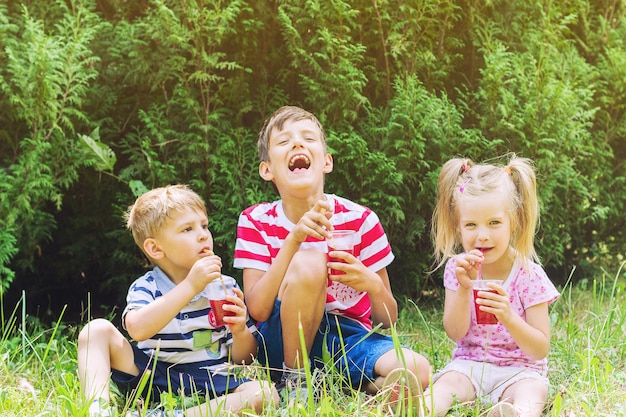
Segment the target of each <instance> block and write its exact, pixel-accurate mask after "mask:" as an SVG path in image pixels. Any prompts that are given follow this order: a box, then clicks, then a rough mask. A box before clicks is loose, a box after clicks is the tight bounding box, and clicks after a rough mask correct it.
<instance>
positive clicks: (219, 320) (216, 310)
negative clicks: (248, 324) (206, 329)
mask: <svg viewBox="0 0 626 417" xmlns="http://www.w3.org/2000/svg"><path fill="white" fill-rule="evenodd" d="M209 303H210V304H211V310H210V311H209V323H210V324H211V326H213V327H222V326H225V325H226V323H225V322H224V317H226V316H234V315H235V313H234V312H232V311H227V310H224V305H226V304H231V305H233V303H232V302H230V301H228V300H226V299H212V300H209Z"/></svg>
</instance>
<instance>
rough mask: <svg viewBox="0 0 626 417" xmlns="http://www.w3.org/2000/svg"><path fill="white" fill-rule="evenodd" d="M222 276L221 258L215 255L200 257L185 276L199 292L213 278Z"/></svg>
mask: <svg viewBox="0 0 626 417" xmlns="http://www.w3.org/2000/svg"><path fill="white" fill-rule="evenodd" d="M221 276H222V259H221V258H220V257H219V256H217V255H209V256H205V257H202V258H200V259H198V260H197V261H196V263H194V264H193V266H192V267H191V270H190V271H189V274H187V277H186V278H185V280H186V281H188V282H189V283H190V284H191V285H192V286H193V288H194V290H196V293H199V292H200V291H202V290H203V289H204V287H206V286H207V284H208V283H209V282H211V281H213V280H214V279H219V278H220V277H221Z"/></svg>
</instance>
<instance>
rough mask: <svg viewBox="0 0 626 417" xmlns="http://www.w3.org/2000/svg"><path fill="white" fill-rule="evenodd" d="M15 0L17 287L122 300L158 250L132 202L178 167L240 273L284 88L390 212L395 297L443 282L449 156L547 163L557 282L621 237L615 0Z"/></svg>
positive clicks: (1, 47)
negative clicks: (440, 212)
mask: <svg viewBox="0 0 626 417" xmlns="http://www.w3.org/2000/svg"><path fill="white" fill-rule="evenodd" d="M16 3H17V2H10V1H8V0H0V158H1V159H0V160H1V162H0V213H1V216H0V283H1V286H0V287H1V288H2V290H3V291H4V290H7V289H9V287H11V288H10V289H11V290H13V291H15V290H19V289H28V290H29V291H31V293H35V295H34V296H31V297H30V298H31V299H33V298H34V299H37V294H38V295H39V296H40V298H41V299H46V297H48V298H50V299H53V300H54V301H56V302H64V303H69V304H70V305H71V306H73V307H75V308H76V309H77V310H80V309H81V308H84V307H83V304H84V303H85V302H86V293H87V292H92V293H93V294H94V297H95V298H96V299H95V300H91V302H93V303H94V304H95V305H100V304H103V305H105V306H110V305H113V304H116V303H122V302H123V297H124V295H125V291H126V288H127V286H128V283H129V281H130V280H131V279H133V278H134V277H135V276H136V275H137V274H138V273H140V272H141V270H142V268H143V267H145V264H144V260H143V259H142V257H141V254H140V253H139V250H138V249H136V248H135V247H134V245H133V243H132V239H131V238H130V236H129V234H128V233H127V232H126V231H125V230H124V229H123V222H122V219H121V213H122V212H123V210H124V209H125V208H126V207H127V206H128V205H129V204H130V203H132V201H133V199H134V197H135V195H136V194H137V193H140V192H141V191H143V190H145V189H148V188H151V187H155V186H161V185H165V184H168V183H179V182H182V183H188V184H190V185H191V186H192V187H193V188H194V189H195V190H197V191H198V192H199V193H200V194H201V195H202V196H203V197H204V198H205V200H206V202H207V204H208V208H209V213H210V217H211V218H210V227H211V229H212V232H213V234H214V238H215V241H216V246H217V250H216V252H217V253H219V254H220V255H221V256H222V257H223V258H224V264H225V265H226V267H225V272H226V273H229V274H232V275H234V276H236V277H239V275H238V271H234V270H232V268H231V267H230V265H232V252H233V247H234V241H235V233H236V230H235V228H236V223H237V216H238V214H239V213H240V211H241V210H242V209H243V208H245V207H247V206H249V205H250V204H253V203H255V202H259V201H261V200H272V199H274V198H276V193H275V191H274V189H273V188H272V186H271V185H270V184H267V183H264V182H263V181H262V180H261V179H260V178H259V176H258V169H257V168H258V161H257V155H256V146H255V140H256V134H257V132H258V130H259V129H260V127H261V124H262V122H263V120H264V119H265V118H266V117H267V116H268V115H269V114H271V113H272V112H273V111H274V110H275V109H276V108H278V107H279V106H281V105H284V104H295V105H300V106H302V107H305V108H306V109H308V110H310V111H312V112H314V113H315V114H316V115H318V117H319V118H320V120H321V121H322V123H323V124H324V126H325V128H326V130H327V134H328V136H329V146H330V148H331V150H332V153H333V155H334V158H335V161H336V168H335V171H334V172H333V173H332V174H330V175H329V176H328V179H327V190H328V191H329V192H334V193H337V194H341V195H344V196H346V197H349V198H351V199H354V200H356V201H358V202H361V203H363V204H365V205H368V206H369V207H371V208H372V209H374V210H375V211H377V213H378V214H379V215H380V217H381V219H382V221H383V224H384V226H385V228H386V230H387V232H388V234H389V237H390V239H391V242H392V245H393V248H394V252H395V253H396V255H397V260H396V261H395V262H394V264H393V265H392V267H391V274H392V282H393V285H394V290H395V292H396V294H397V295H398V296H402V295H406V296H409V297H416V296H419V294H421V292H422V291H423V290H428V289H429V288H430V287H432V286H437V285H439V283H438V282H436V281H434V280H433V279H432V278H430V277H429V275H428V271H429V270H430V268H431V266H432V256H431V252H432V249H431V245H430V240H429V219H430V215H431V212H432V209H433V203H434V190H435V180H436V177H437V173H438V169H439V167H440V166H441V165H442V163H443V162H444V161H446V160H447V159H449V158H450V157H452V156H455V155H464V156H468V157H470V158H472V159H474V160H476V161H481V160H485V159H491V158H494V157H497V156H499V155H503V154H505V153H507V152H516V153H518V154H520V155H521V156H524V157H529V158H532V159H534V160H535V161H536V163H537V167H538V174H539V192H540V197H541V203H542V223H541V227H540V230H539V234H538V249H539V253H540V256H541V257H542V260H543V261H544V263H545V264H546V267H547V268H548V269H549V270H550V271H552V274H553V278H554V279H555V280H556V281H559V280H562V279H564V277H566V276H567V274H568V271H569V270H570V269H571V268H572V266H577V267H578V268H579V270H582V271H593V270H592V269H587V268H586V267H587V266H588V267H589V268H593V267H594V266H596V265H598V264H597V262H596V260H597V259H607V258H610V257H612V256H613V257H616V256H621V254H623V252H624V246H625V243H626V241H625V239H624V229H625V228H624V226H625V225H624V223H625V222H624V215H623V212H624V202H625V195H624V189H625V187H624V178H625V175H624V174H625V170H624V165H623V161H624V160H625V158H626V146H624V134H625V133H626V114H625V111H626V49H625V48H624V46H625V45H624V42H625V40H626V19H625V16H626V10H625V9H624V5H623V4H622V3H620V2H602V3H601V4H598V2H592V1H590V0H577V1H563V0H560V1H550V2H545V1H537V0H535V1H527V0H525V1H521V0H507V1H504V0H502V1H498V0H494V1H490V2H469V1H445V0H440V1H437V0H422V1H409V2H407V1H403V0H373V1H372V0H367V1H365V0H356V1H349V2H348V1H337V0H317V1H316V0H306V1H305V0H301V1H295V0H294V1H287V0H282V1H268V0H248V1H244V0H233V1H203V0H187V1H182V2H181V1H165V0H152V1H145V0H144V1H132V2H129V1H123V0H108V1H107V0H104V1H98V2H96V1H93V0H73V1H71V0H70V1H65V0H56V1H52V0H50V1H41V2H24V3H23V5H20V4H16ZM594 262H596V263H594ZM581 267H582V268H581ZM49 304H54V302H52V301H50V302H49Z"/></svg>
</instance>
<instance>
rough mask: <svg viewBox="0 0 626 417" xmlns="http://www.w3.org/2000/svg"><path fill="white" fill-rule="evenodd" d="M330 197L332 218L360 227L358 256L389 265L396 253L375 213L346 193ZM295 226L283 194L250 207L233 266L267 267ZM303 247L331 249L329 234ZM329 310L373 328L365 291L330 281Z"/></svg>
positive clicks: (373, 266) (338, 224)
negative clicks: (286, 213)
mask: <svg viewBox="0 0 626 417" xmlns="http://www.w3.org/2000/svg"><path fill="white" fill-rule="evenodd" d="M326 197H327V198H328V199H330V200H331V202H332V203H331V204H332V205H333V207H334V210H333V212H334V215H333V216H332V217H331V219H330V222H331V223H332V224H333V227H334V228H335V229H336V230H341V229H348V230H355V231H356V237H355V246H354V256H355V257H356V258H358V259H359V260H360V261H361V262H362V263H363V265H365V266H366V267H367V268H369V269H370V270H372V271H379V270H381V269H383V268H385V267H386V266H387V265H389V264H390V263H391V261H393V258H394V256H393V253H392V251H391V246H390V245H389V241H388V240H387V236H386V235H385V232H384V230H383V227H382V226H381V224H380V221H379V219H378V216H377V215H376V213H374V212H373V211H371V210H370V209H368V208H367V207H364V206H361V205H359V204H356V203H354V202H352V201H350V200H347V199H345V198H342V197H337V196H334V195H327V196H326ZM294 227H295V224H293V223H292V222H290V221H289V220H288V219H287V216H285V213H284V211H283V205H282V201H281V200H278V201H274V202H272V203H260V204H257V205H254V206H252V207H249V208H247V209H246V210H244V211H243V212H242V213H241V215H240V216H239V223H238V225H237V242H236V245H235V257H234V258H235V261H234V267H235V268H240V269H244V268H255V269H259V270H261V271H267V270H268V269H269V267H270V265H271V263H272V262H273V261H274V259H275V258H276V255H277V254H278V251H279V250H280V248H281V246H282V244H283V241H284V240H285V238H286V237H287V235H288V234H289V232H290V231H291V230H293V228H294ZM300 249H301V250H304V249H318V250H320V251H322V252H327V251H328V245H327V243H326V240H319V239H315V238H312V237H311V236H309V237H308V238H307V240H306V241H305V242H303V243H302V244H301V245H300ZM326 311H327V312H329V313H334V314H339V315H342V316H345V317H348V318H351V319H354V320H356V321H358V322H359V323H361V324H362V325H363V326H364V327H365V328H366V329H368V330H371V329H372V322H371V319H370V314H371V312H372V306H371V303H370V299H369V295H368V294H367V293H366V292H363V291H357V290H355V289H354V288H351V287H348V286H346V285H344V284H341V283H339V282H332V284H331V285H330V286H329V287H328V288H327V290H326Z"/></svg>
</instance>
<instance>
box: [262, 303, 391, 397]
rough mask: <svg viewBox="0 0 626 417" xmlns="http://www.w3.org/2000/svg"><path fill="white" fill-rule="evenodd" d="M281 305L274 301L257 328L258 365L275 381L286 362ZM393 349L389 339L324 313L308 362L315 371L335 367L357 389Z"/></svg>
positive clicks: (340, 317)
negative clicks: (328, 366) (272, 307)
mask: <svg viewBox="0 0 626 417" xmlns="http://www.w3.org/2000/svg"><path fill="white" fill-rule="evenodd" d="M280 304H281V302H280V300H278V299H276V301H275V302H274V309H273V310H272V314H271V315H270V317H269V318H268V319H267V321H264V322H260V323H258V325H257V328H258V330H259V332H258V334H257V340H258V342H259V362H260V363H261V365H264V366H268V367H269V368H270V371H271V372H270V375H271V378H272V379H273V380H274V381H277V380H278V379H279V378H280V376H281V375H282V369H283V362H284V360H285V356H284V353H283V337H282V336H283V332H282V325H281V321H280ZM393 349H394V342H393V340H392V339H391V337H389V336H385V335H383V334H380V333H376V332H375V331H368V330H367V329H366V328H365V327H363V326H362V325H361V324H359V323H357V322H356V321H354V320H351V319H349V318H346V317H343V316H340V315H337V314H332V313H324V316H323V318H322V322H321V325H320V327H319V329H318V331H317V334H316V335H315V339H314V341H313V346H312V348H311V352H310V353H309V360H310V362H311V366H312V367H315V368H321V367H323V366H324V365H332V366H334V367H335V368H336V369H338V370H339V371H340V372H341V373H342V375H343V376H344V377H345V378H346V383H347V385H350V386H352V387H354V388H359V387H362V386H363V385H365V384H367V383H368V382H372V381H374V380H375V379H376V378H377V377H378V375H376V374H375V373H374V364H375V363H376V361H377V360H378V359H379V358H380V357H381V356H382V355H383V354H385V353H387V352H389V351H390V350H393Z"/></svg>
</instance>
